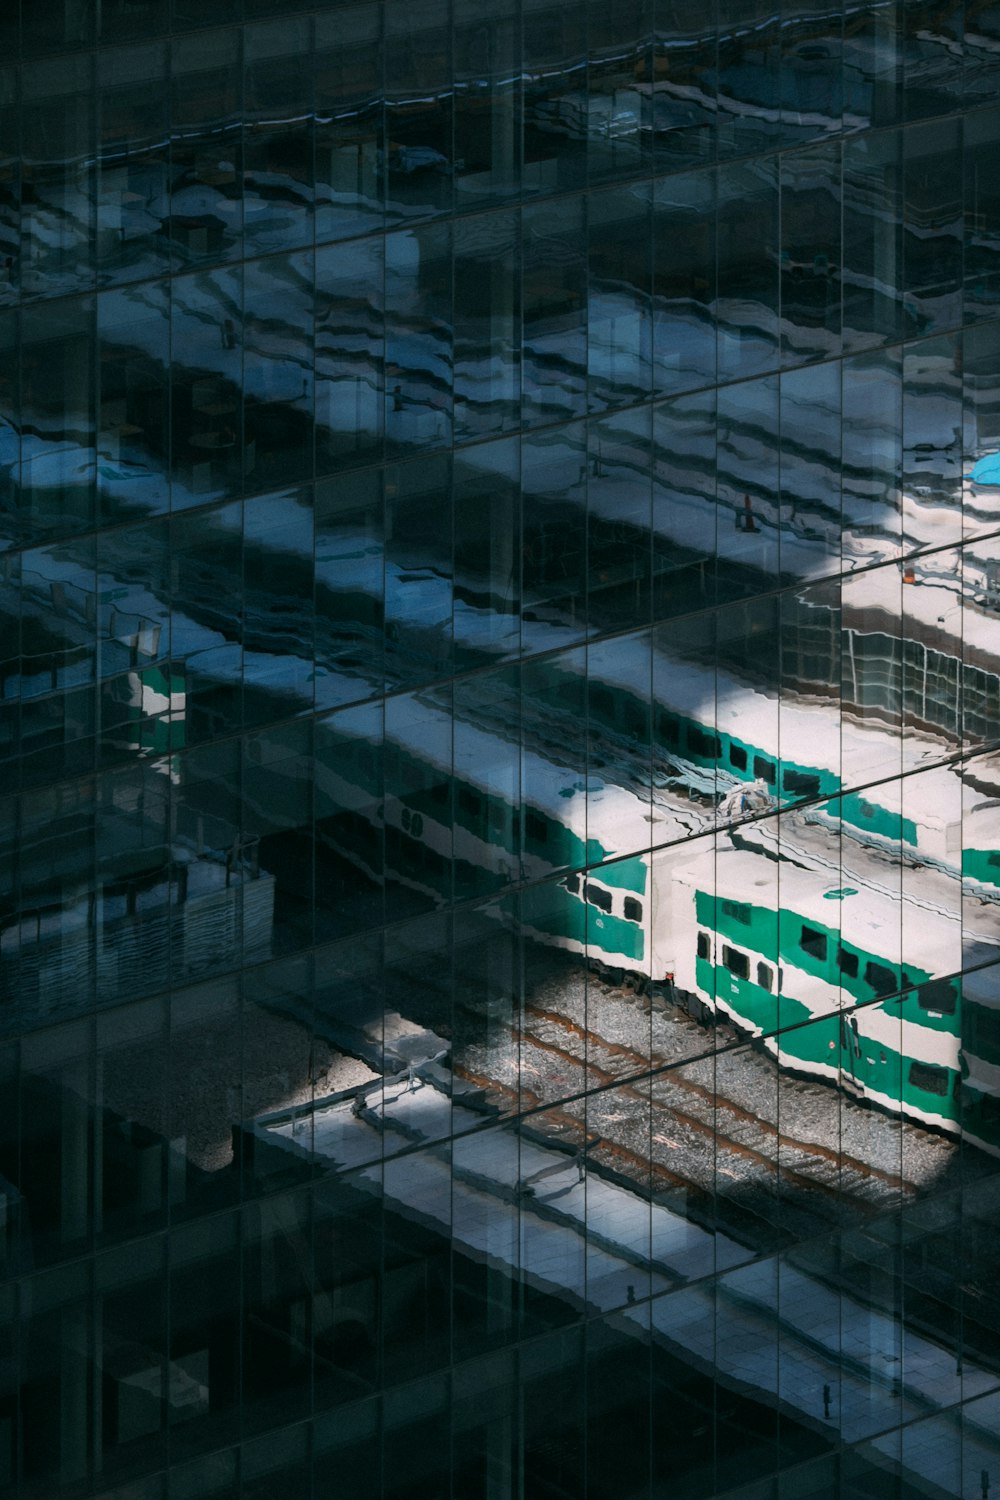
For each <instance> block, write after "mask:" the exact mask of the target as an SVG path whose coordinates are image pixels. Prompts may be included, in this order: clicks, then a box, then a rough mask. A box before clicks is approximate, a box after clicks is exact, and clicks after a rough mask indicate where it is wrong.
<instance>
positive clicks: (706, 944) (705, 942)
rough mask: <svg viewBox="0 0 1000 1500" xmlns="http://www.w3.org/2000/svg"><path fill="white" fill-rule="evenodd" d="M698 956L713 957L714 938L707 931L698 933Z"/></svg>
mask: <svg viewBox="0 0 1000 1500" xmlns="http://www.w3.org/2000/svg"><path fill="white" fill-rule="evenodd" d="M698 957H699V958H711V957H712V940H711V938H710V937H709V935H708V933H707V932H699V934H698Z"/></svg>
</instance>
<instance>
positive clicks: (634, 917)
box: [625, 896, 642, 922]
mask: <svg viewBox="0 0 1000 1500" xmlns="http://www.w3.org/2000/svg"><path fill="white" fill-rule="evenodd" d="M625 920H626V921H627V922H641V921H642V902H641V901H637V900H636V899H635V897H634V896H626V897H625Z"/></svg>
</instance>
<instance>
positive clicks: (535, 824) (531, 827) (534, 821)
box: [524, 812, 549, 844]
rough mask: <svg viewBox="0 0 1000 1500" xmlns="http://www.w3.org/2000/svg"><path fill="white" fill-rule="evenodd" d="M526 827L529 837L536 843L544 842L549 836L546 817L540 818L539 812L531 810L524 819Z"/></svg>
mask: <svg viewBox="0 0 1000 1500" xmlns="http://www.w3.org/2000/svg"><path fill="white" fill-rule="evenodd" d="M524 829H525V833H526V834H527V837H528V838H529V839H531V840H532V841H533V842H534V843H536V844H544V843H545V840H546V839H547V838H548V836H549V830H548V828H547V827H546V826H545V819H544V818H540V817H539V816H538V814H537V813H535V812H529V813H528V816H527V817H526V818H525V820H524Z"/></svg>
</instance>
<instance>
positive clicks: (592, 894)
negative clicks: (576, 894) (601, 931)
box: [583, 880, 611, 911]
mask: <svg viewBox="0 0 1000 1500" xmlns="http://www.w3.org/2000/svg"><path fill="white" fill-rule="evenodd" d="M583 894H584V895H585V896H586V898H587V900H588V901H589V902H590V904H591V906H596V907H598V908H599V909H600V910H601V911H610V910H611V892H610V891H602V890H601V888H600V886H599V885H592V884H591V882H590V881H589V880H588V881H587V883H586V885H585V886H584V888H583Z"/></svg>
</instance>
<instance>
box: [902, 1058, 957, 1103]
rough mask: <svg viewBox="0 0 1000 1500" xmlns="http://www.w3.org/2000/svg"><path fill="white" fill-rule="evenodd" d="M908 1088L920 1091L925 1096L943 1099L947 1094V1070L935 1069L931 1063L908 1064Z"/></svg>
mask: <svg viewBox="0 0 1000 1500" xmlns="http://www.w3.org/2000/svg"><path fill="white" fill-rule="evenodd" d="M909 1078H910V1086H911V1087H912V1088H915V1089H922V1090H923V1092H924V1093H925V1094H937V1095H938V1096H939V1097H940V1098H944V1097H945V1095H946V1094H947V1092H948V1069H947V1068H936V1067H934V1065H933V1063H922V1062H911V1063H910V1074H909Z"/></svg>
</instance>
